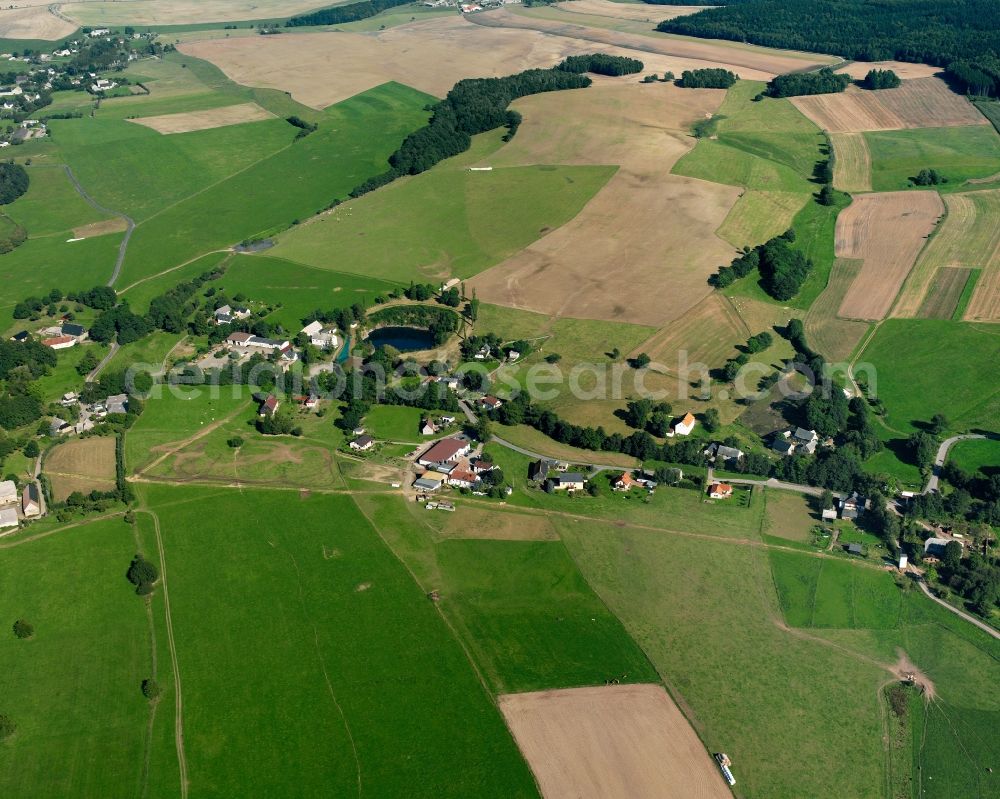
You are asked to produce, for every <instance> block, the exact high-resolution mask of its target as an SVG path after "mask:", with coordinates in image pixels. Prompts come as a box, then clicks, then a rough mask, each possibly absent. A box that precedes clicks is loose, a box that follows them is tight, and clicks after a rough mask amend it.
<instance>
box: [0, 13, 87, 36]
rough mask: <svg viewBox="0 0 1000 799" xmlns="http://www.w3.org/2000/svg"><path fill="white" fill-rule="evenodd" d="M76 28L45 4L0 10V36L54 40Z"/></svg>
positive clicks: (67, 34)
mask: <svg viewBox="0 0 1000 799" xmlns="http://www.w3.org/2000/svg"><path fill="white" fill-rule="evenodd" d="M75 30H76V26H75V25H74V24H73V23H72V22H67V21H66V20H64V19H60V18H59V17H57V16H56V15H55V14H53V13H52V12H51V11H49V9H48V6H47V5H38V6H34V7H28V8H6V9H4V10H2V11H0V38H4V39H46V40H48V41H55V40H57V39H62V38H63V37H65V36H69V35H70V34H71V33H72V32H73V31H75Z"/></svg>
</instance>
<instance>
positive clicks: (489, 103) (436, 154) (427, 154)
mask: <svg viewBox="0 0 1000 799" xmlns="http://www.w3.org/2000/svg"><path fill="white" fill-rule="evenodd" d="M590 84H591V80H590V78H588V77H587V76H586V75H580V74H577V73H575V72H566V71H565V70H561V69H529V70H527V71H525V72H519V73H517V74H515V75H508V76H506V77H503V78H470V79H466V80H461V81H459V82H458V83H456V84H455V85H454V86H453V87H452V89H451V91H449V92H448V94H447V96H446V97H445V99H444V100H442V101H441V102H439V103H438V104H437V105H435V106H433V108H432V115H431V119H430V121H429V122H428V123H427V125H425V126H424V127H422V128H420V129H419V130H417V131H414V132H413V133H411V134H410V135H409V136H407V137H406V138H405V139H404V140H403V143H402V144H401V145H400V146H399V149H397V150H396V152H394V153H393V154H392V155H391V156H389V167H390V168H389V170H388V171H387V172H383V173H382V174H381V175H376V176H375V177H373V178H370V179H368V180H367V181H365V182H364V183H362V184H361V185H360V186H357V187H356V188H355V189H354V190H353V191H352V192H351V196H352V197H360V196H361V195H363V194H367V193H368V192H370V191H374V190H375V189H377V188H379V187H380V186H385V185H386V184H388V183H391V182H392V181H394V180H395V179H396V178H398V177H400V176H402V175H417V174H419V173H421V172H424V171H426V170H428V169H430V168H431V167H432V166H434V165H435V164H436V163H438V162H439V161H443V160H444V159H445V158H450V157H451V156H454V155H458V154H459V153H463V152H465V151H466V150H467V149H469V146H470V145H471V144H472V136H474V135H476V134H477V133H485V132H486V131H488V130H494V129H496V128H499V127H503V126H505V125H508V126H510V125H511V124H512V122H514V123H516V124H514V126H513V128H514V129H516V125H517V124H520V116H519V115H518V116H517V117H511V116H509V115H508V111H507V106H509V105H510V104H511V103H512V102H513V101H514V100H516V99H518V98H519V97H526V96H527V95H530V94H539V93H541V92H552V91H560V90H562V89H582V88H586V87H587V86H590ZM508 135H509V131H508Z"/></svg>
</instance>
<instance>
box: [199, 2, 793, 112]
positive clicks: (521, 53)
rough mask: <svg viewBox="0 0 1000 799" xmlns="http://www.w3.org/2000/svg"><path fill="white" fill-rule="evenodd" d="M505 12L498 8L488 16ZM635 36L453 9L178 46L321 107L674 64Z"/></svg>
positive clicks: (241, 77) (249, 81)
mask: <svg viewBox="0 0 1000 799" xmlns="http://www.w3.org/2000/svg"><path fill="white" fill-rule="evenodd" d="M504 13H505V12H504V11H503V10H499V11H494V12H492V13H491V14H490V15H489V16H490V17H496V16H498V15H502V14H504ZM482 16H484V17H485V16H487V15H482ZM586 31H587V29H585V28H582V29H581V32H586ZM598 33H600V32H598ZM632 38H633V39H637V42H631V43H633V44H636V43H638V44H641V45H642V51H641V52H640V51H636V50H634V49H629V48H628V43H626V44H625V46H621V45H615V44H614V43H606V42H600V41H595V40H594V39H592V38H576V37H573V36H561V35H549V34H547V33H544V32H539V31H533V30H504V29H503V28H498V27H484V26H483V25H475V24H470V22H469V21H468V20H465V19H463V18H462V17H461V16H460V15H457V14H454V15H451V16H448V17H438V18H435V19H427V20H419V21H417V22H413V23H408V24H405V25H400V26H398V27H393V28H387V29H386V30H377V31H373V32H371V33H354V32H346V31H340V32H337V33H336V34H331V33H328V32H327V33H302V34H294V35H287V36H267V37H263V38H262V37H253V38H229V39H214V40H210V41H209V40H206V41H199V42H189V43H185V44H183V45H181V51H182V52H183V53H185V54H187V55H193V56H197V57H198V58H204V59H205V60H207V61H210V62H212V63H213V64H215V65H216V66H218V67H219V68H220V69H222V71H223V72H225V73H226V75H228V76H229V77H230V78H232V79H233V80H235V81H236V82H238V83H241V84H244V85H247V86H263V87H267V88H271V89H279V90H281V91H287V92H290V93H291V95H292V97H294V98H295V99H296V100H298V101H299V102H301V103H304V104H305V105H308V106H311V107H313V108H317V109H319V108H326V107H327V106H329V105H332V104H333V103H337V102H340V101H341V100H345V99H347V98H348V97H352V96H354V95H355V94H358V93H359V92H363V91H365V90H367V89H371V88H373V87H375V86H378V85H380V84H382V83H386V82H388V81H398V82H399V83H403V84H406V85H407V86H412V87H413V88H415V89H418V90H420V91H423V92H427V93H429V94H432V95H435V96H436V97H443V96H444V95H445V94H446V93H447V92H448V90H449V89H450V88H451V87H452V85H454V84H455V82H456V81H458V80H460V79H461V78H478V77H499V76H502V75H510V74H513V73H515V72H520V71H521V70H524V69H529V68H547V67H551V66H554V65H555V64H557V63H558V62H559V61H561V60H562V59H563V58H565V57H566V56H568V55H574V54H579V53H592V52H606V53H610V54H614V55H626V56H634V57H638V58H641V59H642V61H643V63H644V64H645V65H646V68H647V69H648V70H650V71H655V72H660V73H663V72H665V71H667V70H674V71H677V70H678V63H677V60H676V59H675V58H672V57H671V56H668V55H664V54H661V53H657V52H650V50H649V47H648V45H649V42H650V41H651V40H650V39H648V38H647V37H632ZM795 63H796V66H798V67H801V66H802V65H803V64H802V62H798V61H796V62H795ZM345 64H349V65H350V68H345ZM701 66H708V65H707V64H701ZM683 68H685V69H686V68H689V67H683ZM678 74H679V73H678ZM755 74H757V75H758V77H761V78H763V79H766V78H767V77H768V75H766V74H764V73H755Z"/></svg>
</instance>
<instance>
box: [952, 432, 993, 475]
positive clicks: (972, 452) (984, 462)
mask: <svg viewBox="0 0 1000 799" xmlns="http://www.w3.org/2000/svg"><path fill="white" fill-rule="evenodd" d="M948 460H949V461H951V462H953V463H955V464H956V465H958V466H961V467H962V468H963V469H965V470H966V471H967V472H977V471H979V470H981V469H984V467H988V468H990V469H992V470H996V469H1000V441H998V440H996V439H987V440H986V441H982V440H978V441H977V440H973V441H959V442H958V443H957V444H955V445H954V446H953V447H952V448H951V449H950V450H948Z"/></svg>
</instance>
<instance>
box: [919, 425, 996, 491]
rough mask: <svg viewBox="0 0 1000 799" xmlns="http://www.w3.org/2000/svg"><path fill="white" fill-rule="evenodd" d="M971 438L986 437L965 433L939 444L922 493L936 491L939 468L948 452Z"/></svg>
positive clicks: (939, 474)
mask: <svg viewBox="0 0 1000 799" xmlns="http://www.w3.org/2000/svg"><path fill="white" fill-rule="evenodd" d="M973 438H986V436H983V435H980V434H979V433H966V434H965V435H961V436H952V437H951V438H946V439H945V440H944V441H942V442H941V446H940V447H938V451H937V455H936V456H935V458H934V468H933V469H931V476H930V478H929V479H928V480H927V485H926V486H925V487H924V491H923V493H925V494H929V493H931V491H937V490H938V482H939V481H938V478H939V477H940V476H941V467H942V466H944V462H945V461H946V460H948V450H950V449H951V448H952V446H954V445H955V444H957V443H958V442H959V441H968V440H969V439H973Z"/></svg>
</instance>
